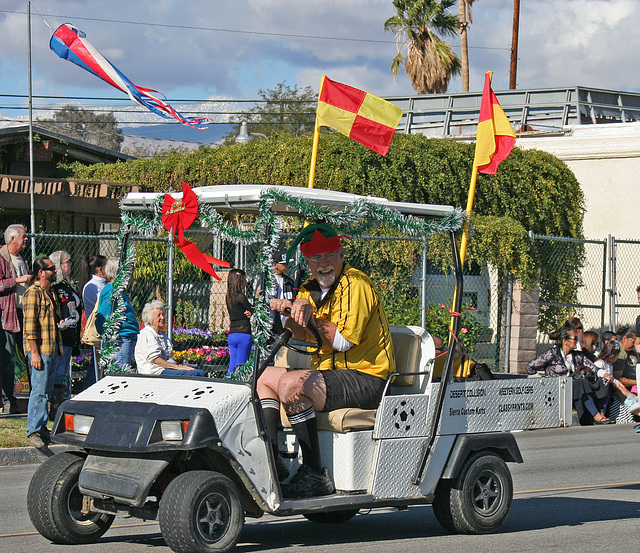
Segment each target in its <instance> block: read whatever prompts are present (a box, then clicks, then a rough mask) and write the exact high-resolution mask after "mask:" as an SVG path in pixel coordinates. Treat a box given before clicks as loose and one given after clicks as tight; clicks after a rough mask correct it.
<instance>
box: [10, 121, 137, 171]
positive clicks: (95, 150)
mask: <svg viewBox="0 0 640 553" xmlns="http://www.w3.org/2000/svg"><path fill="white" fill-rule="evenodd" d="M33 133H34V135H35V134H37V135H39V136H40V137H46V138H49V139H51V140H54V141H56V142H57V143H58V144H64V146H63V149H66V151H65V152H64V153H67V154H69V155H70V156H71V157H73V158H75V159H77V160H78V161H83V162H86V163H113V162H115V161H126V160H128V159H135V157H133V156H129V155H127V154H123V153H122V152H118V151H116V150H110V149H109V148H103V147H102V146H96V145H95V144H91V143H89V142H85V141H83V140H78V139H77V138H71V137H70V136H66V135H64V134H60V133H57V132H54V131H51V130H49V129H45V128H43V127H39V126H37V125H33ZM22 135H26V136H28V135H29V125H28V124H25V123H17V124H16V123H13V124H5V125H3V126H2V128H0V146H2V145H3V144H10V143H11V142H13V141H14V140H15V138H16V137H18V136H22ZM59 148H60V147H59Z"/></svg>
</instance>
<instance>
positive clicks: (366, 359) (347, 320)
mask: <svg viewBox="0 0 640 553" xmlns="http://www.w3.org/2000/svg"><path fill="white" fill-rule="evenodd" d="M320 292H321V291H320V287H319V285H318V282H317V281H316V280H315V278H313V279H310V280H308V281H307V282H305V283H304V284H303V285H302V287H301V288H300V293H299V294H298V297H299V298H306V299H308V300H310V301H311V305H312V306H313V314H314V316H315V317H316V318H317V319H321V320H325V321H331V322H332V323H334V324H335V325H336V326H337V327H338V331H339V332H340V334H342V336H343V337H344V338H345V339H347V340H349V341H350V342H351V343H353V344H354V345H353V346H352V347H351V348H350V349H348V350H347V351H344V352H340V351H336V350H334V349H333V348H332V347H331V346H327V345H325V346H323V347H322V350H321V351H320V353H319V354H318V355H314V356H313V357H312V358H311V366H312V368H313V369H319V370H328V369H356V370H359V371H362V372H364V373H367V374H371V375H373V376H377V377H379V378H382V379H385V380H386V378H387V377H388V376H389V374H390V373H392V372H394V371H395V367H396V362H395V357H394V354H393V343H392V341H391V333H390V332H389V322H388V321H387V316H386V314H385V312H384V308H383V307H382V302H381V301H380V296H379V295H378V292H377V291H376V289H375V287H374V285H373V283H372V282H371V280H370V279H369V277H368V276H367V275H365V274H364V273H363V272H362V271H359V270H358V269H354V268H353V267H350V266H349V265H348V264H346V263H345V266H344V269H343V271H342V274H341V275H340V278H339V279H338V281H337V283H336V284H334V286H333V287H332V289H331V290H329V292H328V293H327V295H326V296H325V297H324V299H323V300H320Z"/></svg>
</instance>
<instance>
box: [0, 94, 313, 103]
mask: <svg viewBox="0 0 640 553" xmlns="http://www.w3.org/2000/svg"><path fill="white" fill-rule="evenodd" d="M28 97H29V96H28V95H27V94H0V98H28ZM32 98H39V99H43V100H92V101H100V102H102V101H105V102H111V101H123V102H129V101H131V98H129V97H128V96H119V97H117V98H103V97H99V96H49V95H46V94H43V95H38V94H34V95H33V96H32ZM167 102H172V103H177V102H184V103H202V104H205V103H219V104H235V103H237V104H243V103H254V104H269V103H281V102H282V103H285V104H306V103H312V102H313V103H315V102H316V100H297V99H288V98H282V99H277V100H263V99H260V100H246V99H245V100H238V99H234V98H231V99H219V100H213V99H209V98H207V99H204V100H201V99H194V98H167Z"/></svg>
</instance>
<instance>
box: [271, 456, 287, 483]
mask: <svg viewBox="0 0 640 553" xmlns="http://www.w3.org/2000/svg"><path fill="white" fill-rule="evenodd" d="M274 457H275V460H276V472H277V473H278V480H280V482H282V481H283V480H286V479H287V477H288V476H289V468H288V467H287V464H286V463H285V462H284V459H283V458H282V456H281V455H280V454H276V455H274Z"/></svg>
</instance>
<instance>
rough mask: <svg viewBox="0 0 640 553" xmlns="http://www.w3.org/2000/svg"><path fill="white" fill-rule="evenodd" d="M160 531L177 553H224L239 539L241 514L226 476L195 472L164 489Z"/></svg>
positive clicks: (232, 487) (232, 484)
mask: <svg viewBox="0 0 640 553" xmlns="http://www.w3.org/2000/svg"><path fill="white" fill-rule="evenodd" d="M158 518H159V521H160V530H161V532H162V535H163V537H164V539H165V541H166V542H167V545H168V546H169V547H170V548H171V549H172V550H173V551H176V552H177V553H210V552H216V553H226V552H227V551H231V550H232V549H233V548H234V547H235V545H236V543H237V541H238V538H239V537H240V532H242V527H243V525H244V511H243V509H242V502H241V500H240V492H239V491H238V488H237V487H236V485H235V484H234V483H233V482H232V481H231V480H230V479H229V478H227V477H226V476H224V475H222V474H219V473H217V472H211V471H205V470H196V471H191V472H185V473H183V474H181V475H179V476H177V477H176V478H175V479H174V480H172V481H171V483H170V484H169V485H168V486H167V489H166V490H165V492H164V494H163V495H162V499H161V500H160V509H159V516H158Z"/></svg>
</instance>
